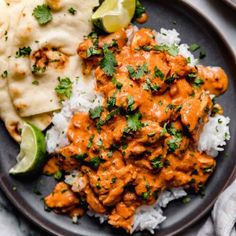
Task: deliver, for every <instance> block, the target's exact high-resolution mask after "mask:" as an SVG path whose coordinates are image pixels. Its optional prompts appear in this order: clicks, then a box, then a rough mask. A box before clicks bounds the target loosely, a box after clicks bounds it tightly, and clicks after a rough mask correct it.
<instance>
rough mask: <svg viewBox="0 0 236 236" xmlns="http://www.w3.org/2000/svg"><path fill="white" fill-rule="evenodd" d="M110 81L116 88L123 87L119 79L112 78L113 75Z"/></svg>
mask: <svg viewBox="0 0 236 236" xmlns="http://www.w3.org/2000/svg"><path fill="white" fill-rule="evenodd" d="M111 82H112V83H113V84H114V85H115V86H116V88H117V89H119V90H120V89H121V88H122V87H123V84H122V83H120V82H119V81H117V80H116V78H114V77H113V78H112V79H111Z"/></svg>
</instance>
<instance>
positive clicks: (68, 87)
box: [55, 77, 73, 98]
mask: <svg viewBox="0 0 236 236" xmlns="http://www.w3.org/2000/svg"><path fill="white" fill-rule="evenodd" d="M58 81H59V84H58V86H57V87H56V88H55V91H56V92H57V93H58V94H59V95H63V96H65V97H66V98H70V97H71V95H72V85H73V84H72V82H71V80H70V79H69V78H68V77H65V78H60V77H58Z"/></svg>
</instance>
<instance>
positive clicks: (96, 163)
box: [89, 157, 103, 169]
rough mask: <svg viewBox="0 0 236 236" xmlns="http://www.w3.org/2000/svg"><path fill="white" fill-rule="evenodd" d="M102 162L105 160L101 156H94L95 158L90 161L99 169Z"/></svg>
mask: <svg viewBox="0 0 236 236" xmlns="http://www.w3.org/2000/svg"><path fill="white" fill-rule="evenodd" d="M102 162H103V161H102V159H100V158H99V157H94V158H93V159H91V160H90V161H89V164H90V165H91V166H92V167H93V168H95V169H97V168H98V167H99V165H100V164H101V163H102Z"/></svg>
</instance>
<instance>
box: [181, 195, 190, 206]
mask: <svg viewBox="0 0 236 236" xmlns="http://www.w3.org/2000/svg"><path fill="white" fill-rule="evenodd" d="M190 201H191V198H190V197H189V196H184V197H183V198H182V202H183V203H184V204H186V203H189V202H190Z"/></svg>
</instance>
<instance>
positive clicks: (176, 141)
mask: <svg viewBox="0 0 236 236" xmlns="http://www.w3.org/2000/svg"><path fill="white" fill-rule="evenodd" d="M181 140H182V138H180V137H174V138H172V139H170V140H168V142H167V145H168V152H169V153H173V152H175V150H176V149H178V148H179V146H180V142H181Z"/></svg>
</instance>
